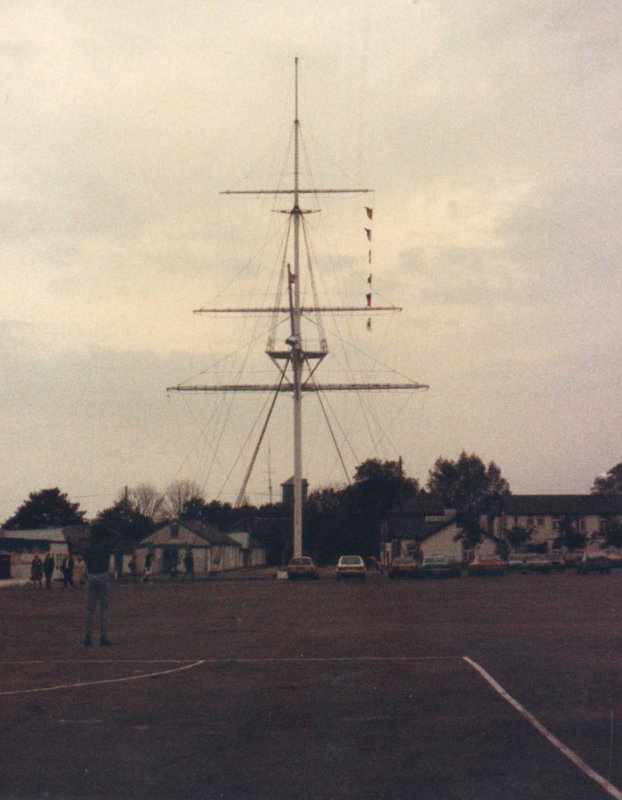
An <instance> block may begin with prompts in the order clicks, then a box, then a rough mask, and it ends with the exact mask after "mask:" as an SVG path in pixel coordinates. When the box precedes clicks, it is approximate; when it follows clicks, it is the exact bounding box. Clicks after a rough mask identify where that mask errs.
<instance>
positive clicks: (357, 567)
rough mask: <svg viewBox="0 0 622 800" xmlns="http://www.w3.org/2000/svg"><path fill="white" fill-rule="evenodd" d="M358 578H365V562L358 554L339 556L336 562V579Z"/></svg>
mask: <svg viewBox="0 0 622 800" xmlns="http://www.w3.org/2000/svg"><path fill="white" fill-rule="evenodd" d="M341 578H360V579H361V580H365V562H364V561H363V559H362V558H361V557H360V556H341V557H340V559H339V561H338V562H337V580H340V579H341Z"/></svg>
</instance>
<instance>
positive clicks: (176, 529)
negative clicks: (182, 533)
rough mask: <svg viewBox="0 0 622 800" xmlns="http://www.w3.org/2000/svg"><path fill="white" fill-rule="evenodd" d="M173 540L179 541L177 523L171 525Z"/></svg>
mask: <svg viewBox="0 0 622 800" xmlns="http://www.w3.org/2000/svg"><path fill="white" fill-rule="evenodd" d="M171 539H179V525H178V524H177V523H176V522H173V523H172V524H171Z"/></svg>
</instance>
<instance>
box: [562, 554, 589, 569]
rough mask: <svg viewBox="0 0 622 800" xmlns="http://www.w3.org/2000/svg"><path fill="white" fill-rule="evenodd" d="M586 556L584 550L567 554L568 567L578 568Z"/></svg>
mask: <svg viewBox="0 0 622 800" xmlns="http://www.w3.org/2000/svg"><path fill="white" fill-rule="evenodd" d="M584 555H585V553H584V551H583V550H573V551H572V552H570V553H566V566H567V567H575V568H576V567H578V566H579V564H580V563H581V561H582V560H583V556H584Z"/></svg>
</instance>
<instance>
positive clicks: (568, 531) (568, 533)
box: [554, 514, 586, 550]
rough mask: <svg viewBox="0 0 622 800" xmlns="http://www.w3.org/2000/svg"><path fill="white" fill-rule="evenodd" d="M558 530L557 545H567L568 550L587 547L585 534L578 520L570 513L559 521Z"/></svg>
mask: <svg viewBox="0 0 622 800" xmlns="http://www.w3.org/2000/svg"><path fill="white" fill-rule="evenodd" d="M557 531H558V535H557V538H556V539H555V542H554V544H555V547H566V548H567V549H568V550H580V549H582V548H583V547H585V539H586V537H585V534H584V533H582V532H581V531H580V530H579V526H578V524H577V520H576V519H573V518H572V517H571V516H569V515H568V514H565V515H564V516H563V517H562V518H561V519H560V520H559V521H558V523H557Z"/></svg>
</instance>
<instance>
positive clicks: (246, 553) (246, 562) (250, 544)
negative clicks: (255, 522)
mask: <svg viewBox="0 0 622 800" xmlns="http://www.w3.org/2000/svg"><path fill="white" fill-rule="evenodd" d="M227 536H228V537H229V538H230V539H233V540H234V541H235V542H237V543H238V544H239V545H240V547H241V548H242V561H243V564H242V566H244V567H265V565H266V548H265V547H264V546H263V545H262V544H261V543H260V542H258V541H257V540H256V539H253V537H252V536H251V534H250V533H248V532H247V531H231V533H228V534H227Z"/></svg>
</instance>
